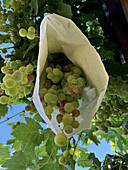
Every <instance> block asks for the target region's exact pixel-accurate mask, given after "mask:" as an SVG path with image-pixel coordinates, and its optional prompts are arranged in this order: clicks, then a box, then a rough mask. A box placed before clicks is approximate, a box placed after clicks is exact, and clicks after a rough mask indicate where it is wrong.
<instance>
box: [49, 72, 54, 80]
mask: <svg viewBox="0 0 128 170" xmlns="http://www.w3.org/2000/svg"><path fill="white" fill-rule="evenodd" d="M47 78H48V79H50V80H52V79H53V78H54V74H53V73H52V72H50V73H48V74H47Z"/></svg>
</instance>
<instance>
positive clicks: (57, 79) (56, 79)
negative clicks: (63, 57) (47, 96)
mask: <svg viewBox="0 0 128 170" xmlns="http://www.w3.org/2000/svg"><path fill="white" fill-rule="evenodd" d="M52 81H53V83H58V82H59V81H60V79H59V77H57V76H55V77H54V78H53V79H52Z"/></svg>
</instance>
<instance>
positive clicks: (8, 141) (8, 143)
mask: <svg viewBox="0 0 128 170" xmlns="http://www.w3.org/2000/svg"><path fill="white" fill-rule="evenodd" d="M15 140H16V138H14V137H13V138H11V139H9V140H7V143H6V145H10V144H12V143H14V142H15Z"/></svg>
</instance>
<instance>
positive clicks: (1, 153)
mask: <svg viewBox="0 0 128 170" xmlns="http://www.w3.org/2000/svg"><path fill="white" fill-rule="evenodd" d="M9 158H10V153H9V147H8V146H6V145H3V144H1V143H0V165H1V164H3V163H4V162H5V161H6V160H7V159H9Z"/></svg>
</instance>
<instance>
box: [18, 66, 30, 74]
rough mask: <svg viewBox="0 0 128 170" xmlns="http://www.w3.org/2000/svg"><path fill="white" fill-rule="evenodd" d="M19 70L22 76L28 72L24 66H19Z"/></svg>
mask: <svg viewBox="0 0 128 170" xmlns="http://www.w3.org/2000/svg"><path fill="white" fill-rule="evenodd" d="M19 70H20V71H21V72H22V73H23V74H27V72H28V69H27V67H25V66H21V67H20V68H19Z"/></svg>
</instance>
